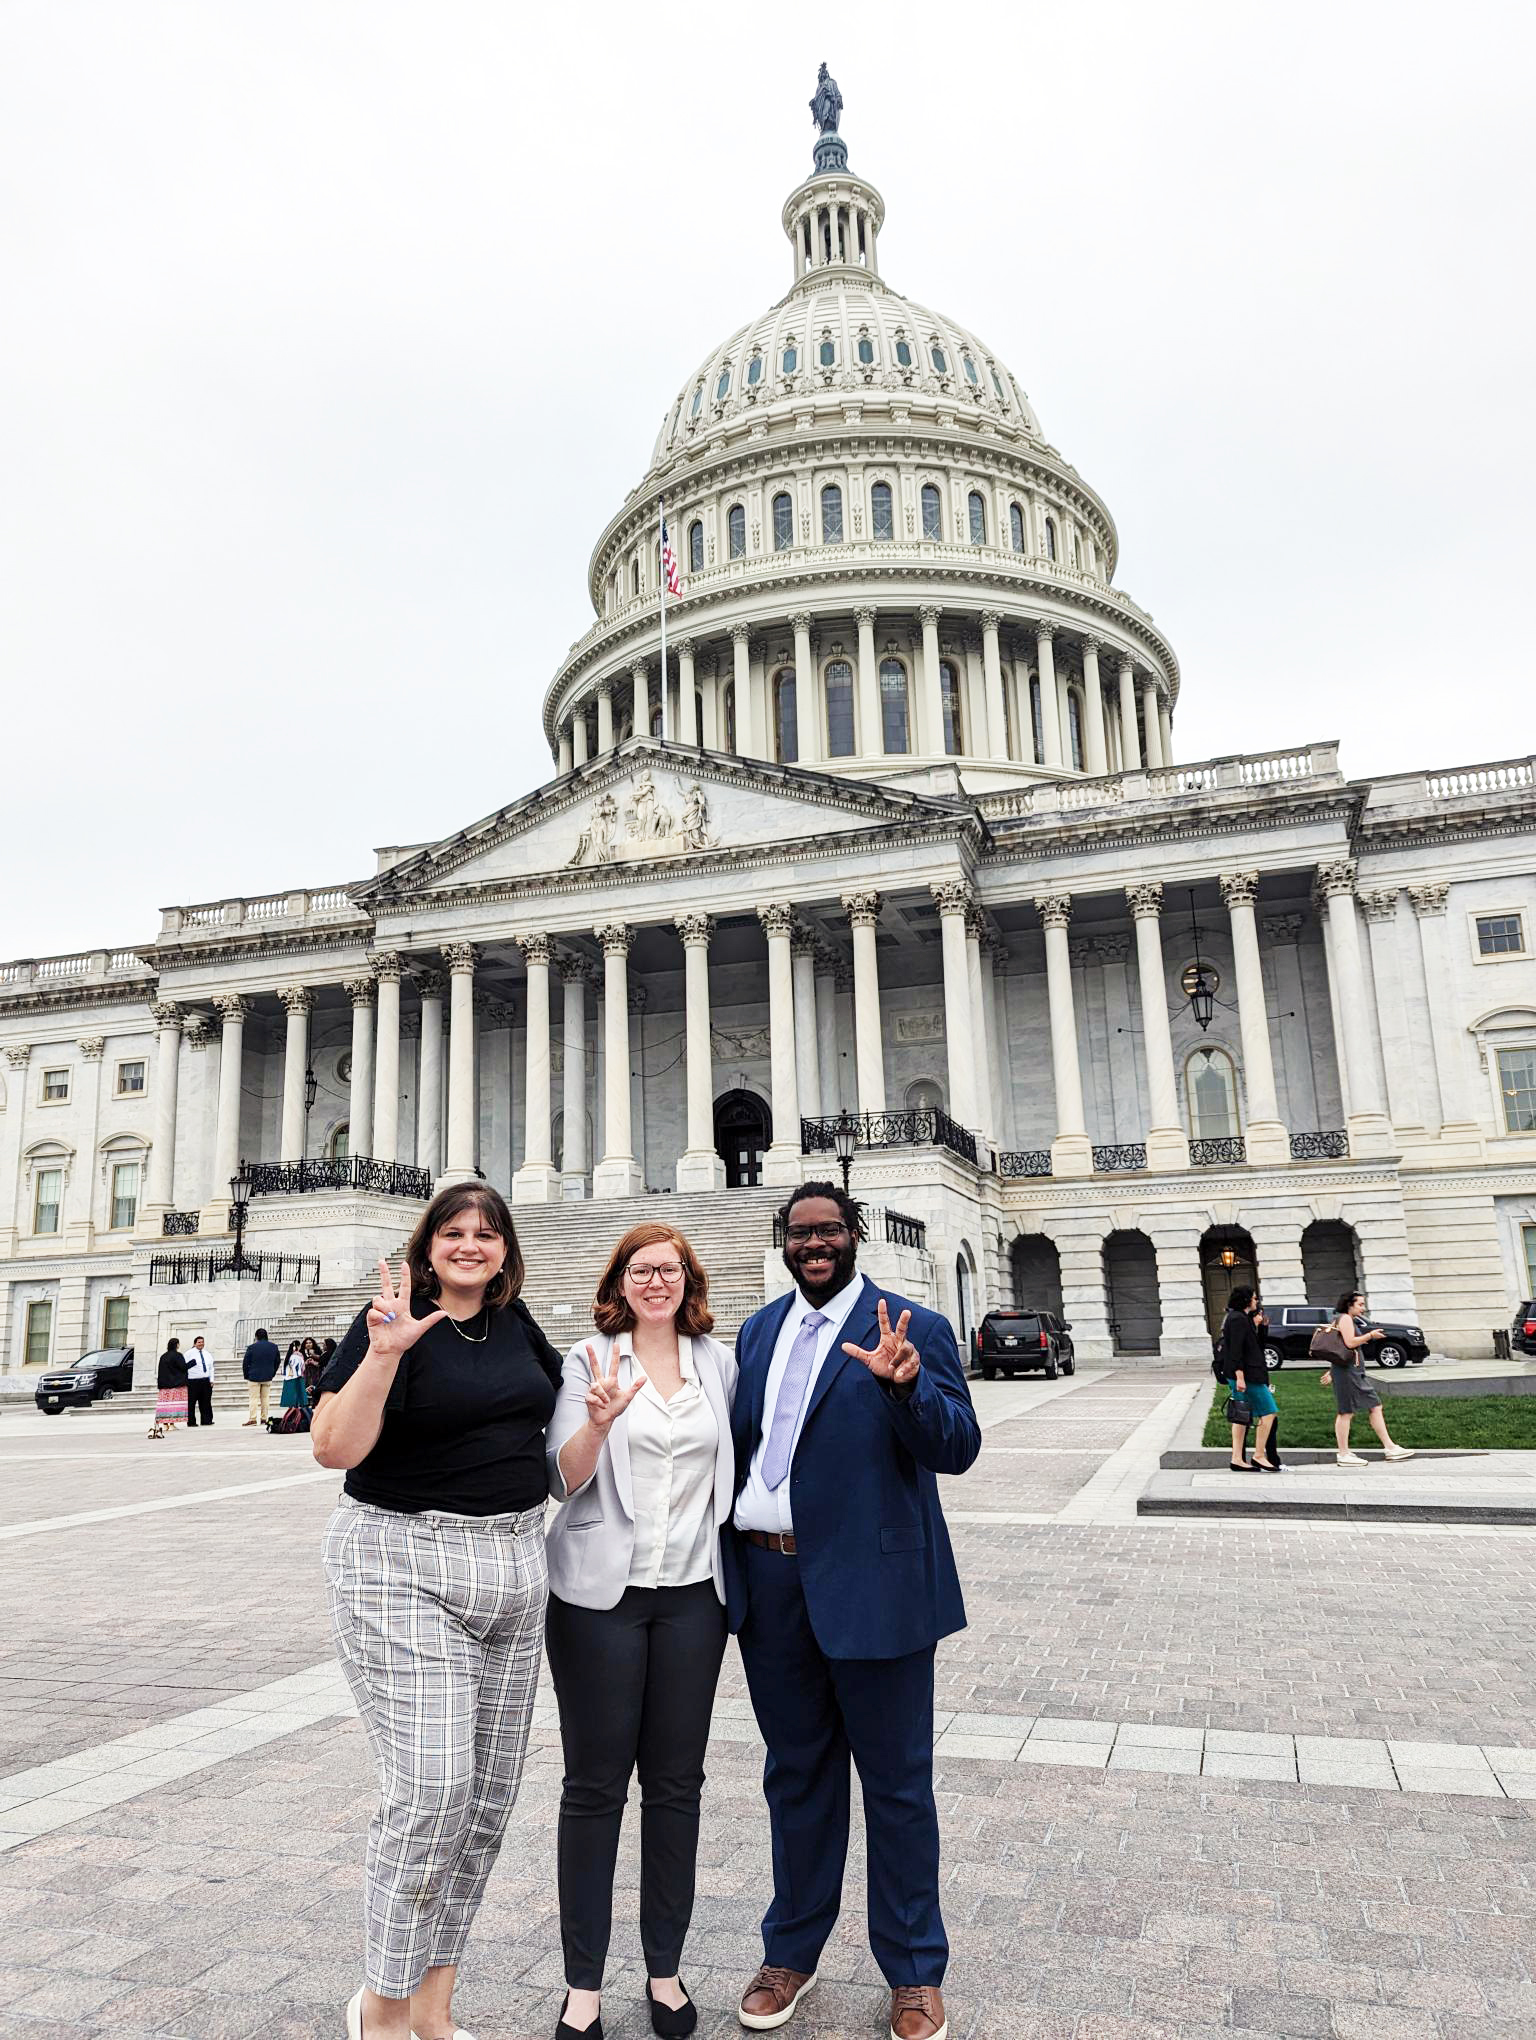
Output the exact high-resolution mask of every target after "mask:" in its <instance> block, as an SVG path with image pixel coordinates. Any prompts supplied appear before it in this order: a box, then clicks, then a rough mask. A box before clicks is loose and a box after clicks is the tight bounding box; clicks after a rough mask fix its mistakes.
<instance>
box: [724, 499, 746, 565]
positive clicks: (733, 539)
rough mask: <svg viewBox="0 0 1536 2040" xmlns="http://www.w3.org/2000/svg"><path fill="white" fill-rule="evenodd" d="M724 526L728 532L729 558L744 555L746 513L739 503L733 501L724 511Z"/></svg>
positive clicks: (737, 557)
mask: <svg viewBox="0 0 1536 2040" xmlns="http://www.w3.org/2000/svg"><path fill="white" fill-rule="evenodd" d="M725 528H726V530H727V532H728V533H729V534H730V545H731V558H732V559H733V560H739V559H742V558H744V557H745V554H746V550H747V513H746V511H745V510H744V509H743V508H742V507H741V505H740V504H739V503H733V504H732V505H731V507H730V509H729V510H727V511H726V513H725Z"/></svg>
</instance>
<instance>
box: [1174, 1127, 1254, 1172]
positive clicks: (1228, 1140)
mask: <svg viewBox="0 0 1536 2040" xmlns="http://www.w3.org/2000/svg"><path fill="white" fill-rule="evenodd" d="M1247 1159H1248V1143H1247V1141H1245V1140H1244V1139H1243V1137H1242V1135H1241V1134H1224V1135H1223V1136H1222V1137H1221V1138H1220V1139H1219V1140H1192V1141H1191V1142H1190V1144H1189V1166H1190V1167H1191V1168H1192V1169H1218V1168H1220V1167H1221V1166H1222V1164H1223V1163H1225V1162H1246V1161H1247Z"/></svg>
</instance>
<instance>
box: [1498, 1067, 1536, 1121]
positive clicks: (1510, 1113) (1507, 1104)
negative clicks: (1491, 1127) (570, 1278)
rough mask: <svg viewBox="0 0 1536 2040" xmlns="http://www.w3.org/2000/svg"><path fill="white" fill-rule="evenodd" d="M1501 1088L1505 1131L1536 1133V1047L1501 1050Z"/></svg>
mask: <svg viewBox="0 0 1536 2040" xmlns="http://www.w3.org/2000/svg"><path fill="white" fill-rule="evenodd" d="M1499 1090H1500V1092H1501V1094H1502V1096H1503V1099H1504V1131H1505V1132H1506V1133H1536V1048H1501V1049H1500V1050H1499Z"/></svg>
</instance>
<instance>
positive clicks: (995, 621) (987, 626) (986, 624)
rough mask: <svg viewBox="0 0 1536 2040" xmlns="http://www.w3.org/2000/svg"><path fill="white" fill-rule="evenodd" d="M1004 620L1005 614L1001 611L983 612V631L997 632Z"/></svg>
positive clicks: (987, 610) (990, 610) (989, 610)
mask: <svg viewBox="0 0 1536 2040" xmlns="http://www.w3.org/2000/svg"><path fill="white" fill-rule="evenodd" d="M1002 620H1003V612H1002V611H1001V610H1000V609H984V610H983V611H982V612H981V627H982V629H983V630H994V631H995V630H996V629H997V628H998V626H999V624H1001V622H1002Z"/></svg>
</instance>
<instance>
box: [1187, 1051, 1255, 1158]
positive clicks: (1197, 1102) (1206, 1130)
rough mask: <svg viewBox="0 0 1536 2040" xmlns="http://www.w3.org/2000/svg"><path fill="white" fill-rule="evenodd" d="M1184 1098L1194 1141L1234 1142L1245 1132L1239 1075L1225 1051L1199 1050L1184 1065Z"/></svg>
mask: <svg viewBox="0 0 1536 2040" xmlns="http://www.w3.org/2000/svg"><path fill="white" fill-rule="evenodd" d="M1184 1097H1185V1101H1186V1103H1187V1105H1188V1107H1189V1131H1190V1137H1191V1139H1193V1140H1231V1139H1233V1138H1234V1137H1235V1136H1236V1135H1237V1134H1239V1133H1241V1131H1242V1128H1241V1126H1240V1125H1239V1123H1238V1116H1237V1073H1236V1072H1235V1070H1234V1069H1233V1067H1232V1058H1231V1056H1229V1055H1228V1054H1227V1052H1226V1050H1225V1049H1224V1048H1197V1049H1196V1050H1195V1052H1194V1054H1193V1055H1192V1056H1191V1057H1190V1058H1189V1061H1188V1062H1187V1063H1185V1065H1184Z"/></svg>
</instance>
